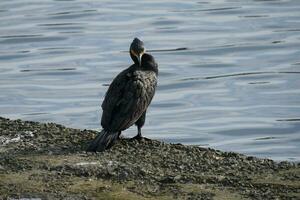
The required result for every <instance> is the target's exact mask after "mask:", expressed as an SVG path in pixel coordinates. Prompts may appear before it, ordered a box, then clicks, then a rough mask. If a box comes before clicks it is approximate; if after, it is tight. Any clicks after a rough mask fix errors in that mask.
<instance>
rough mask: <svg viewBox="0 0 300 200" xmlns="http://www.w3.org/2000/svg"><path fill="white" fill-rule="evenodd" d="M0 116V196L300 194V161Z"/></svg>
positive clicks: (274, 196)
mask: <svg viewBox="0 0 300 200" xmlns="http://www.w3.org/2000/svg"><path fill="white" fill-rule="evenodd" d="M95 134H97V132H95V131H91V130H78V129H72V128H66V127H64V126H62V125H59V124H54V123H38V122H28V121H21V120H9V119H5V118H0V199H20V198H32V199H300V164H299V163H290V162H280V163H278V162H274V161H272V160H269V159H258V158H255V157H249V156H245V155H242V154H238V153H233V152H221V151H218V150H214V149H209V148H201V147H196V146H184V145H181V144H167V143H163V142H160V141H156V140H149V139H143V140H141V141H137V140H129V139H121V140H119V141H118V142H117V144H116V145H115V146H113V148H111V149H110V150H108V151H105V152H102V153H86V152H85V151H84V149H85V148H86V146H87V144H88V143H89V141H91V139H92V138H93V137H94V136H95Z"/></svg>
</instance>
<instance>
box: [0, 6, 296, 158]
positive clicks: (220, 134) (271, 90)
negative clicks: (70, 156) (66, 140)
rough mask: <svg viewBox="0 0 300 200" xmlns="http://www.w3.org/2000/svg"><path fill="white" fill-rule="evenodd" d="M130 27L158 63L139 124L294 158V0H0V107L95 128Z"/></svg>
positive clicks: (153, 133)
mask: <svg viewBox="0 0 300 200" xmlns="http://www.w3.org/2000/svg"><path fill="white" fill-rule="evenodd" d="M134 37H139V38H140V39H142V40H143V41H144V42H145V45H146V48H147V49H148V51H149V52H151V53H152V54H153V55H154V56H155V58H156V60H157V62H158V63H159V69H160V76H159V86H158V90H157V93H156V96H155V98H154V99H153V103H152V104H151V108H150V109H149V111H148V115H147V122H146V124H145V127H144V128H143V134H144V136H146V137H149V138H153V139H160V140H163V141H166V142H175V143H177V142H180V143H184V144H191V145H201V146H207V147H213V148H217V149H221V150H226V151H236V152H240V153H245V154H247V155H254V156H259V157H268V158H272V159H275V160H292V161H300V1H298V0H249V1H242V0H210V1H201V0H200V1H199V0H198V1H179V0H168V1H158V0H151V1H150V0H146V1H137V0H132V1H120V0H113V1H111V0H110V1H108V0H107V1H91V0H64V1H63V0H43V1H40V0H26V1H23V0H1V1H0V116H4V117H9V118H12V119H17V118H20V119H24V120H34V121H40V122H56V123H61V124H64V125H66V126H71V127H75V128H81V129H99V128H100V123H99V121H100V118H101V113H102V112H101V109H100V105H101V102H102V99H103V96H104V94H105V91H106V90H107V84H109V83H110V82H111V80H112V79H113V77H114V76H116V75H117V74H118V73H119V72H120V71H121V70H123V69H124V68H126V67H128V66H129V65H130V64H131V63H132V61H131V59H130V57H129V55H128V49H129V45H130V43H131V41H132V39H133V38H134ZM135 133H136V128H135V127H132V128H130V129H129V130H127V131H125V132H124V135H125V136H128V137H129V136H133V135H135Z"/></svg>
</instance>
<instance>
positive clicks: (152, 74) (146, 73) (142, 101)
mask: <svg viewBox="0 0 300 200" xmlns="http://www.w3.org/2000/svg"><path fill="white" fill-rule="evenodd" d="M129 52H130V56H131V58H132V60H133V62H134V64H133V65H131V66H130V67H129V68H127V69H125V70H124V71H122V72H121V73H120V74H118V75H117V76H116V77H115V79H114V80H113V81H112V83H111V84H110V86H109V88H108V90H107V92H106V95H105V98H104V101H103V103H102V109H103V113H102V119H101V125H102V128H103V129H102V131H101V132H100V133H99V134H98V135H97V137H96V138H95V139H94V140H93V141H92V143H91V144H90V145H89V147H88V148H87V151H104V150H105V149H108V148H110V147H111V146H112V145H113V144H114V143H115V141H116V140H117V139H118V138H119V136H120V134H121V132H122V131H123V130H125V129H127V128H129V127H130V126H132V125H133V124H135V125H136V126H137V129H138V134H137V135H136V136H135V137H134V138H135V139H140V138H142V133H141V128H142V126H143V125H144V123H145V119H146V111H147V108H148V106H149V104H150V103H151V100H152V98H153V96H154V93H155V88H156V85H157V75H158V66H157V63H156V62H155V60H154V58H153V56H151V55H150V54H147V53H145V48H144V43H143V42H142V41H141V40H139V39H138V38H135V39H134V40H133V41H132V43H131V45H130V50H129Z"/></svg>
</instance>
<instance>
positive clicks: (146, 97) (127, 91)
mask: <svg viewBox="0 0 300 200" xmlns="http://www.w3.org/2000/svg"><path fill="white" fill-rule="evenodd" d="M123 76H126V77H127V78H126V77H125V78H123V79H122V81H121V82H122V83H121V85H119V86H118V87H117V88H118V89H116V90H115V91H113V92H111V91H108V93H107V95H106V98H105V101H104V104H103V106H102V108H103V116H102V122H103V121H105V122H107V120H106V119H103V118H104V117H109V118H110V119H109V122H108V123H107V124H105V125H106V127H104V126H103V124H102V126H103V127H104V128H108V129H110V130H117V131H121V130H124V129H127V128H128V127H130V126H131V125H133V124H134V123H135V122H136V121H137V120H138V119H139V117H140V116H141V115H142V114H143V113H144V112H145V111H146V109H147V107H148V106H149V104H150V102H151V100H152V98H153V96H154V93H155V88H156V84H157V80H156V74H155V73H154V72H152V71H134V72H133V73H125V75H123ZM111 87H115V86H113V85H112V86H111ZM111 90H114V89H113V88H112V89H111ZM108 105H109V106H108ZM106 107H109V108H108V109H106Z"/></svg>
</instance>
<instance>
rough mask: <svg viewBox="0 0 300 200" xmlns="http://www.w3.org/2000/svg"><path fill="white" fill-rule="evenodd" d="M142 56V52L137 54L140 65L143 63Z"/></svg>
mask: <svg viewBox="0 0 300 200" xmlns="http://www.w3.org/2000/svg"><path fill="white" fill-rule="evenodd" d="M142 56H143V53H141V54H139V55H137V56H136V57H137V59H138V63H139V66H141V65H142Z"/></svg>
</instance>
